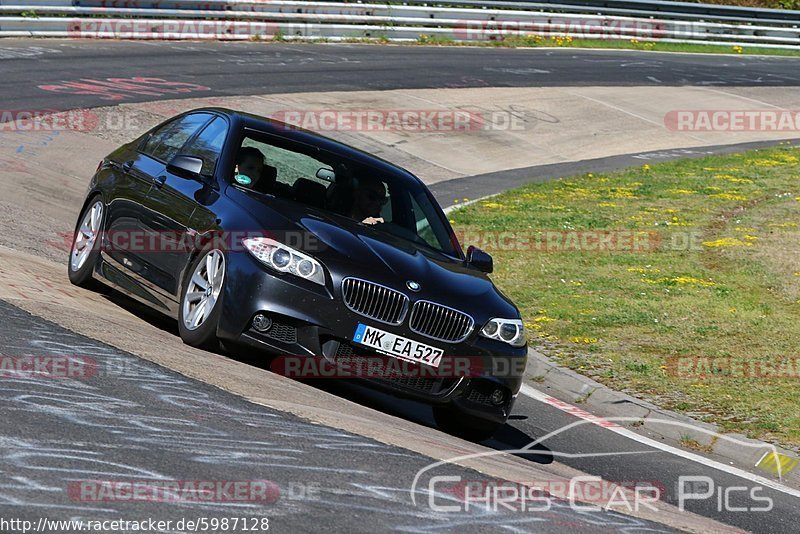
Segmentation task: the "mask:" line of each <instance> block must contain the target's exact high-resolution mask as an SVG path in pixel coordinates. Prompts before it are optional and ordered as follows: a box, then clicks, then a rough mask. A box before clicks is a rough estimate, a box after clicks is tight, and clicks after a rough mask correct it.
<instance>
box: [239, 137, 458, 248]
mask: <svg viewBox="0 0 800 534" xmlns="http://www.w3.org/2000/svg"><path fill="white" fill-rule="evenodd" d="M233 181H234V183H236V184H237V185H238V186H240V187H244V188H248V189H253V190H255V191H258V192H261V193H266V194H271V195H274V196H276V197H281V198H286V199H289V200H292V201H295V202H300V203H303V204H306V205H308V206H311V207H313V208H317V209H321V210H324V211H327V212H331V213H335V214H337V215H340V216H344V217H348V218H350V219H352V220H354V221H356V222H358V223H361V224H364V225H369V226H370V227H371V228H373V229H375V230H376V231H378V232H382V233H387V234H391V235H393V236H395V237H398V238H401V239H404V240H407V241H409V242H412V243H414V244H416V245H419V246H421V247H422V248H425V249H432V250H434V251H436V252H440V253H444V254H448V255H451V256H458V253H457V251H456V247H455V239H454V237H453V234H452V231H451V229H450V227H449V226H448V225H447V223H446V222H445V221H446V220H445V219H444V217H443V216H442V215H441V209H440V208H439V207H438V205H436V204H435V202H434V201H433V200H432V198H431V196H430V194H429V193H428V192H427V191H426V190H425V189H424V188H423V187H422V186H419V185H418V184H414V183H411V184H409V181H408V180H407V179H402V178H399V177H396V176H393V175H392V174H390V173H386V172H385V171H381V170H378V169H375V168H373V167H369V166H365V165H362V164H360V163H357V162H354V161H352V160H344V159H342V158H341V157H340V156H338V155H335V154H332V153H329V152H326V151H324V150H319V149H317V148H316V147H311V146H307V145H298V144H294V143H291V144H290V143H288V142H286V141H283V140H281V139H276V138H274V137H272V136H269V135H267V134H263V135H259V134H255V133H251V134H250V135H248V136H246V137H245V139H244V141H243V143H242V146H241V148H240V149H239V153H238V155H237V158H236V168H235V169H234V176H233Z"/></svg>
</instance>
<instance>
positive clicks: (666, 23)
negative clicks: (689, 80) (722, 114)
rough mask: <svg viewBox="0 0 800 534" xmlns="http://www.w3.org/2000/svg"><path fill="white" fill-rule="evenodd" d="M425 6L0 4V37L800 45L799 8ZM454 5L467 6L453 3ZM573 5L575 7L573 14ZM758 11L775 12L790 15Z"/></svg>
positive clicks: (64, 0) (80, 0) (239, 1)
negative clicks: (646, 10) (728, 12)
mask: <svg viewBox="0 0 800 534" xmlns="http://www.w3.org/2000/svg"><path fill="white" fill-rule="evenodd" d="M579 1H583V3H584V4H590V2H588V1H586V0H579ZM424 3H425V4H436V5H423V0H406V1H405V2H404V3H403V4H378V3H355V2H337V1H325V2H314V1H312V2H308V1H300V0H267V1H264V0H24V1H23V0H0V37H2V36H24V35H29V36H35V37H36V36H41V37H83V38H86V37H101V38H107V37H113V38H127V39H137V38H139V39H257V38H262V39H273V38H275V37H276V36H278V37H281V38H285V39H305V40H308V39H329V40H342V39H357V38H381V39H388V40H401V41H408V40H418V39H419V38H420V36H421V35H425V36H428V37H431V36H432V37H435V38H439V39H440V40H453V41H489V40H502V39H504V38H505V37H508V36H521V35H531V34H534V35H538V36H541V37H544V38H546V37H562V38H566V37H571V38H573V39H581V38H591V39H617V40H620V39H636V40H639V41H643V42H648V41H650V42H654V41H660V42H675V43H686V42H692V43H698V44H718V45H727V46H742V47H744V46H759V47H773V48H796V49H800V13H797V15H798V16H797V19H796V20H789V19H781V20H778V19H749V20H748V22H747V23H743V22H731V21H725V22H719V21H715V20H712V21H706V20H696V19H691V18H690V19H683V18H677V17H676V18H666V17H659V18H656V17H654V16H619V15H609V14H607V13H602V14H593V13H586V11H589V10H590V9H591V8H589V7H582V8H581V7H579V6H575V5H574V4H571V5H563V4H554V3H549V2H547V1H546V0H545V2H538V3H531V2H515V1H496V2H490V1H478V0H424ZM453 4H458V5H461V6H467V5H472V4H474V5H475V6H476V7H453ZM591 4H592V6H594V5H595V4H594V3H591ZM602 4H611V5H615V6H630V5H647V6H652V5H655V4H675V5H680V6H684V5H687V4H685V3H678V2H650V1H648V0H609V1H607V2H602ZM688 5H692V6H704V5H703V4H688ZM478 7H479V8H478ZM705 7H713V8H716V7H720V6H707V5H706V6H705ZM721 7H730V6H721ZM545 9H548V11H545ZM573 9H582V10H583V11H584V12H583V13H576V12H573V11H572V10H573ZM603 9H604V11H607V10H608V9H611V8H603ZM614 9H623V8H614ZM556 10H557V11H556ZM747 11H748V12H750V11H753V9H747ZM764 11H769V12H771V13H772V15H774V16H777V15H776V13H782V14H785V13H794V12H785V11H782V10H764ZM737 12H741V11H737ZM661 15H665V14H664V13H662V14H661Z"/></svg>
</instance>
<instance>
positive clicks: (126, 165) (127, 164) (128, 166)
mask: <svg viewBox="0 0 800 534" xmlns="http://www.w3.org/2000/svg"><path fill="white" fill-rule="evenodd" d="M132 168H133V161H126V162H125V163H123V164H122V170H123V171H125V172H129V171H130V170H131V169H132Z"/></svg>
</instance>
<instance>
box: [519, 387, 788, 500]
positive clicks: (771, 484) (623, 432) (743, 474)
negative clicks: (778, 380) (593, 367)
mask: <svg viewBox="0 0 800 534" xmlns="http://www.w3.org/2000/svg"><path fill="white" fill-rule="evenodd" d="M520 393H522V394H523V395H525V396H526V397H530V398H531V399H534V400H537V401H539V402H543V403H545V404H547V405H548V406H553V407H554V408H558V409H559V410H561V411H563V412H565V413H569V414H571V415H573V416H575V417H578V418H580V419H583V420H585V421H588V422H590V423H592V424H595V425H597V426H601V427H603V428H605V429H606V430H609V431H611V432H614V433H615V434H618V435H620V436H622V437H625V438H628V439H630V440H633V441H636V442H638V443H641V444H642V445H646V446H648V447H652V448H654V449H658V450H660V451H663V452H666V453H669V454H672V455H674V456H678V457H680V458H683V459H684V460H689V461H691V462H695V463H698V464H701V465H705V466H707V467H711V468H713V469H716V470H718V471H722V472H724V473H728V474H729V475H734V476H738V477H739V478H743V479H745V480H749V481H750V482H754V483H756V484H761V485H762V486H765V487H767V488H771V489H773V490H775V491H779V492H781V493H785V494H786V495H791V496H792V497H798V498H800V491H798V490H795V489H793V488H789V487H787V486H784V485H783V484H779V483H778V482H775V481H773V480H770V479H768V478H764V477H762V476H759V475H756V474H753V473H750V472H748V471H745V470H743V469H739V468H738V467H733V466H730V465H725V464H723V463H721V462H717V461H716V460H711V459H710V458H705V457H703V456H700V455H699V454H694V453H692V452H689V451H684V450H681V449H678V448H676V447H672V446H670V445H667V444H664V443H660V442H658V441H656V440H654V439H650V438H648V437H646V436H642V435H639V434H637V433H636V432H633V431H632V430H629V429H627V428H624V427H621V426H619V425H616V424H614V423H613V422H611V421H609V420H606V419H603V418H601V417H598V416H595V415H592V414H589V413H588V412H586V411H585V410H582V409H580V408H578V407H577V406H572V405H570V404H567V403H565V402H563V401H560V400H558V399H556V398H554V397H551V396H550V395H547V394H545V393H542V392H541V391H539V390H538V389H535V388H532V387H531V386H529V385H527V384H523V385H522V388H521V389H520ZM584 414H588V415H584ZM617 419H619V418H617ZM722 437H724V436H722ZM728 439H730V438H728Z"/></svg>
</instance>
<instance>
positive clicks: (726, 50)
mask: <svg viewBox="0 0 800 534" xmlns="http://www.w3.org/2000/svg"><path fill="white" fill-rule="evenodd" d="M417 44H420V45H447V46H482V47H506V48H519V47H559V48H602V49H619V50H645V51H657V52H685V53H695V54H696V53H703V54H752V55H766V56H789V57H800V50H789V49H779V48H759V47H755V46H753V47H750V46H745V47H741V46H733V45H730V46H726V45H707V44H684V43H666V42H659V41H639V40H636V39H629V40H622V39H572V38H569V37H549V38H544V37H541V36H538V35H534V34H531V35H528V36H508V37H505V38H501V39H496V40H492V41H455V40H453V39H450V38H446V37H438V36H435V35H424V34H423V35H420V37H419V39H418V40H417Z"/></svg>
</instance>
